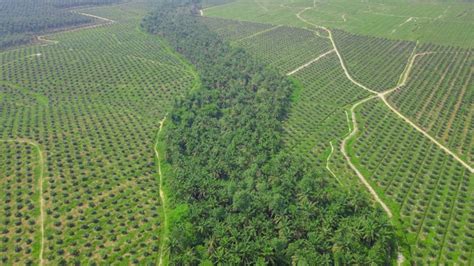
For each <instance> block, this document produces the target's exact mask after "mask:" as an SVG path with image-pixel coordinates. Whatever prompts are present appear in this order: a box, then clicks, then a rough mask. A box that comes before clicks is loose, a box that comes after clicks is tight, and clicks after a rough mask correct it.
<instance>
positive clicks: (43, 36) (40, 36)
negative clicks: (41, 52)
mask: <svg viewBox="0 0 474 266" xmlns="http://www.w3.org/2000/svg"><path fill="white" fill-rule="evenodd" d="M71 13H75V14H79V15H82V16H86V17H91V18H95V19H99V20H103V21H105V22H106V23H99V24H92V25H86V26H82V27H77V28H73V29H69V30H64V31H58V32H53V33H49V34H45V35H39V36H37V37H36V39H37V40H38V41H41V42H46V45H48V44H58V43H59V41H56V40H50V39H47V37H48V36H51V35H54V34H58V33H66V32H75V31H79V30H86V29H93V28H97V27H101V26H105V25H110V24H113V23H116V21H115V20H112V19H108V18H104V17H99V16H96V15H92V14H87V13H82V12H78V11H75V10H72V11H71Z"/></svg>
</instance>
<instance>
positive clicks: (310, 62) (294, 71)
mask: <svg viewBox="0 0 474 266" xmlns="http://www.w3.org/2000/svg"><path fill="white" fill-rule="evenodd" d="M332 52H334V49H332V50H329V51H327V52H325V53H324V54H321V55H319V56H318V57H316V58H315V59H313V60H311V61H309V62H308V63H306V64H304V65H302V66H299V67H298V68H296V69H295V70H293V71H290V72H288V73H286V75H287V76H291V75H293V74H295V73H296V72H298V71H300V70H302V69H303V68H306V67H308V66H310V65H311V64H313V63H315V62H317V61H319V59H321V58H323V57H325V56H326V55H328V54H330V53H332Z"/></svg>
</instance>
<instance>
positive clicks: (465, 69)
mask: <svg viewBox="0 0 474 266" xmlns="http://www.w3.org/2000/svg"><path fill="white" fill-rule="evenodd" d="M417 51H418V52H417V53H420V55H419V56H418V57H417V60H416V61H415V65H414V69H413V75H412V76H411V77H410V78H409V80H408V83H407V85H406V86H405V87H403V88H401V89H400V90H397V91H396V92H394V93H393V95H390V97H389V100H390V101H391V102H393V103H394V105H395V106H397V107H398V108H399V109H400V110H401V111H402V112H403V113H405V114H407V115H408V116H409V117H410V118H411V119H413V121H416V123H417V124H419V125H420V126H422V127H423V128H424V129H426V130H427V131H428V132H429V133H430V134H431V135H433V136H435V137H436V138H437V139H439V140H441V141H442V142H443V143H445V144H446V146H448V147H450V148H452V149H453V150H454V151H456V152H457V153H458V154H459V155H461V156H463V157H464V158H466V159H465V160H466V161H467V162H469V163H470V164H471V165H472V164H473V163H474V127H473V126H472V125H473V123H474V120H473V119H474V116H473V115H474V83H473V79H472V78H473V77H472V74H473V69H472V62H473V61H472V60H473V58H474V57H473V53H472V50H466V49H459V48H455V47H442V46H435V45H425V46H422V47H419V48H418V49H417Z"/></svg>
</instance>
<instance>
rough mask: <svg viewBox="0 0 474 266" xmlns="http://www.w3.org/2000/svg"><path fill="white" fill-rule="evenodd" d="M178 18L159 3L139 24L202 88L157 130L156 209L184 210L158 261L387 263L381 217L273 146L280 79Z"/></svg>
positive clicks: (285, 91)
mask: <svg viewBox="0 0 474 266" xmlns="http://www.w3.org/2000/svg"><path fill="white" fill-rule="evenodd" d="M192 10H196V9H192ZM188 12H189V11H187V9H186V8H185V7H182V8H181V9H174V8H164V7H162V8H160V9H159V11H156V12H155V13H153V15H150V16H148V17H147V18H146V19H145V21H144V23H143V25H144V27H145V28H146V29H147V30H148V31H150V32H153V33H157V34H159V35H161V36H163V37H164V38H166V39H167V40H168V41H169V42H170V43H171V45H172V46H173V47H174V48H175V49H176V50H177V51H180V53H182V54H183V55H184V56H185V57H186V58H187V59H188V60H189V61H190V62H192V63H193V65H195V66H196V69H197V71H198V73H199V74H200V78H201V80H202V85H201V88H200V89H198V90H196V91H192V92H190V93H188V94H187V95H186V96H185V97H184V98H183V99H180V100H179V101H177V102H176V104H175V105H174V108H173V110H172V111H171V113H170V114H169V120H167V122H166V123H165V128H166V130H164V132H163V134H164V135H163V139H162V141H163V142H164V143H166V150H165V153H164V154H165V155H166V158H165V160H166V163H167V164H169V165H171V166H173V169H174V171H173V172H172V174H171V175H167V176H166V175H165V176H164V178H165V179H166V189H167V191H168V192H169V193H168V194H167V196H168V197H169V198H171V199H170V201H169V202H170V203H172V205H171V206H168V208H170V209H171V210H176V209H181V210H183V209H184V210H186V211H185V212H181V215H180V217H179V221H175V222H173V223H170V228H169V238H170V252H171V253H170V263H171V264H198V263H205V262H211V263H230V264H239V263H240V264H242V263H243V264H255V263H270V264H291V263H302V264H304V263H316V264H328V263H343V264H347V263H348V264H353V263H362V264H368V263H376V264H383V263H388V262H389V261H390V260H391V258H392V254H393V252H394V248H395V247H394V241H395V239H394V235H393V231H392V227H391V226H390V225H389V223H388V221H387V219H386V218H385V217H384V215H383V213H382V211H381V210H380V209H373V208H372V204H370V203H369V202H368V201H367V197H366V196H365V195H364V194H360V193H356V192H355V191H353V190H351V189H350V188H347V189H340V188H338V187H337V186H336V185H335V183H334V182H333V180H332V179H327V178H324V177H323V176H322V175H320V174H317V173H316V172H315V170H314V168H313V167H312V166H311V165H310V164H308V163H306V162H305V161H299V160H298V159H297V158H293V157H291V156H288V155H287V153H286V151H285V150H284V149H283V142H282V130H283V123H282V122H283V119H285V117H286V115H287V113H288V108H289V106H290V97H291V91H292V83H291V82H290V81H289V80H287V79H286V78H285V77H284V76H282V75H279V74H277V72H275V71H274V70H271V69H269V68H266V67H265V66H264V65H262V64H260V63H258V61H257V60H256V59H254V58H253V57H251V56H250V55H249V54H247V53H246V52H244V51H243V50H242V49H236V48H232V47H230V46H229V44H228V43H226V42H224V41H222V40H221V39H220V38H218V37H217V35H216V34H215V33H211V32H210V31H209V30H208V29H207V27H206V26H205V24H201V23H200V21H201V19H200V18H197V17H195V16H192V15H189V13H188ZM183 206H187V208H183ZM354 247H357V248H354Z"/></svg>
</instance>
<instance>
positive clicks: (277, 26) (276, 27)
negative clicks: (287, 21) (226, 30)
mask: <svg viewBox="0 0 474 266" xmlns="http://www.w3.org/2000/svg"><path fill="white" fill-rule="evenodd" d="M201 16H202V15H201ZM282 26H283V25H276V26H275V27H271V28H269V29H265V30H262V31H259V32H256V33H254V34H252V35H249V36H246V37H243V38H241V39H238V40H236V41H235V42H241V41H243V40H247V39H251V38H253V37H256V36H258V35H260V34H264V33H266V32H269V31H272V30H276V29H278V28H280V27H282Z"/></svg>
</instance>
